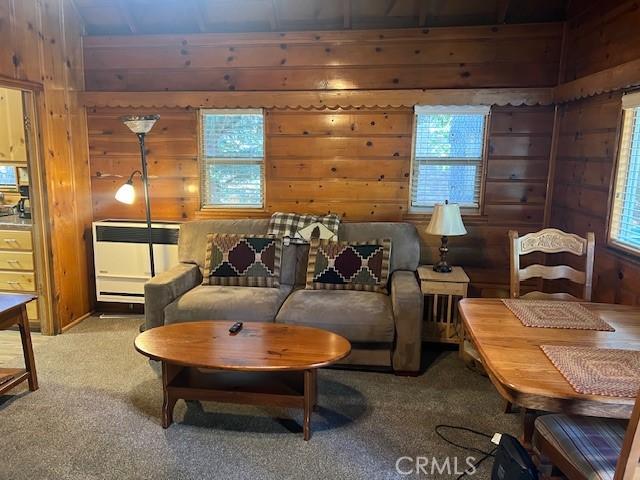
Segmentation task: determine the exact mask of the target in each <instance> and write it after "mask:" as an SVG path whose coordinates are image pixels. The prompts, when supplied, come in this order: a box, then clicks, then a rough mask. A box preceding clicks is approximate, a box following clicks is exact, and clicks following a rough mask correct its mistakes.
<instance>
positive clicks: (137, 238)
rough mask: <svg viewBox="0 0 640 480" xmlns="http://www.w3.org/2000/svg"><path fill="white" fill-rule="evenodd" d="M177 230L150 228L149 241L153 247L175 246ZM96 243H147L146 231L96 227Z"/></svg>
mask: <svg viewBox="0 0 640 480" xmlns="http://www.w3.org/2000/svg"><path fill="white" fill-rule="evenodd" d="M178 234H179V230H178V229H174V228H152V229H151V241H152V243H153V244H155V245H177V244H178ZM96 240H97V241H98V242H122V243H147V242H148V241H149V237H148V234H147V229H146V227H145V228H140V227H113V226H96Z"/></svg>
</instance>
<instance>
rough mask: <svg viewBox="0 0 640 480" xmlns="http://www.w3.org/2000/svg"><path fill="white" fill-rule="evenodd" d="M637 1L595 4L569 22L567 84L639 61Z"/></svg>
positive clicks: (639, 41) (638, 9) (638, 12)
mask: <svg viewBox="0 0 640 480" xmlns="http://www.w3.org/2000/svg"><path fill="white" fill-rule="evenodd" d="M638 25H640V3H639V2H638V0H610V1H606V2H604V1H599V2H593V3H592V4H591V6H590V7H588V8H586V9H585V10H583V11H581V12H578V13H577V14H576V15H575V16H573V18H571V19H570V20H569V22H568V29H567V39H566V48H565V51H566V54H567V55H566V59H565V62H564V64H565V68H564V75H563V79H564V81H565V82H569V81H571V80H575V79H578V78H581V77H585V76H587V75H591V74H594V73H597V72H601V71H603V70H607V69H609V68H612V67H615V66H618V65H622V64H624V63H626V62H629V61H632V60H636V59H638V58H640V29H639V28H638Z"/></svg>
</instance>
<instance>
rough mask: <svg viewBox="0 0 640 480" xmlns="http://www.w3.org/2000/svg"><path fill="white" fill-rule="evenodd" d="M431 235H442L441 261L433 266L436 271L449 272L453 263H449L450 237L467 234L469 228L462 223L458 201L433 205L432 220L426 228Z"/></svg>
mask: <svg viewBox="0 0 640 480" xmlns="http://www.w3.org/2000/svg"><path fill="white" fill-rule="evenodd" d="M425 232H426V233H428V234H429V235H440V236H441V237H442V239H441V241H442V243H441V245H440V261H439V262H438V263H436V264H435V265H434V266H433V270H434V271H435V272H440V273H449V272H451V265H449V264H448V263H447V253H448V252H449V248H448V247H447V243H448V241H449V237H452V236H455V235H465V234H466V233H467V230H466V229H465V228H464V224H463V223H462V215H460V206H459V205H458V204H456V203H449V201H448V200H447V201H445V202H444V203H438V204H436V205H435V206H434V207H433V213H432V215H431V221H430V222H429V225H428V226H427V229H426V230H425Z"/></svg>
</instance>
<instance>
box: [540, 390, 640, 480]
mask: <svg viewBox="0 0 640 480" xmlns="http://www.w3.org/2000/svg"><path fill="white" fill-rule="evenodd" d="M639 423H640V393H638V396H637V397H636V403H635V406H634V407H633V412H632V414H631V419H630V420H629V423H628V425H627V427H626V431H625V426H624V422H623V421H621V420H612V419H605V418H595V417H571V416H568V415H563V414H551V415H543V416H541V417H538V418H537V419H536V421H535V433H534V436H533V446H534V449H535V451H536V453H538V454H539V457H540V460H541V462H542V463H543V464H544V463H547V464H548V463H550V464H551V465H553V466H554V467H556V468H557V469H558V470H560V471H561V472H562V473H563V474H564V475H565V476H566V477H567V478H569V480H574V479H581V480H585V479H589V480H592V479H598V480H600V479H602V480H607V479H611V480H638V479H640V468H639V466H638V463H639V462H640V426H639Z"/></svg>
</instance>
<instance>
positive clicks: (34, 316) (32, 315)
mask: <svg viewBox="0 0 640 480" xmlns="http://www.w3.org/2000/svg"><path fill="white" fill-rule="evenodd" d="M27 317H28V318H29V320H30V321H33V320H38V300H33V301H32V302H29V303H27Z"/></svg>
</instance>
